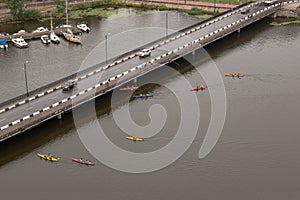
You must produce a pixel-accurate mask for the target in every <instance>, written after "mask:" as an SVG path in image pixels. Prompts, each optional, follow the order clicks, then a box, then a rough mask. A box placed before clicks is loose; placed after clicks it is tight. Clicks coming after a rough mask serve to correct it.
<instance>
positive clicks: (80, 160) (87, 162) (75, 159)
mask: <svg viewBox="0 0 300 200" xmlns="http://www.w3.org/2000/svg"><path fill="white" fill-rule="evenodd" d="M72 161H73V162H77V163H80V164H82V165H95V163H93V162H91V161H89V160H85V161H84V160H82V159H77V158H72Z"/></svg>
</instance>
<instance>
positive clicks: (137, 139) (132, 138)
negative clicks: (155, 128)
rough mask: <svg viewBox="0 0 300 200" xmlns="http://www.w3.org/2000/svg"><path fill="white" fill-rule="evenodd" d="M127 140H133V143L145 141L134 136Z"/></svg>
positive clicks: (128, 137)
mask: <svg viewBox="0 0 300 200" xmlns="http://www.w3.org/2000/svg"><path fill="white" fill-rule="evenodd" d="M126 139H127V140H132V141H144V139H143V138H138V137H133V136H127V137H126Z"/></svg>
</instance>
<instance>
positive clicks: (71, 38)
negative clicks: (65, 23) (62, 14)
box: [62, 29, 81, 44]
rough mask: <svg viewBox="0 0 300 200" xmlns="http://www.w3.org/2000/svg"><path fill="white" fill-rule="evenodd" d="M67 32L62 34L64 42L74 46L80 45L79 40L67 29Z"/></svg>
mask: <svg viewBox="0 0 300 200" xmlns="http://www.w3.org/2000/svg"><path fill="white" fill-rule="evenodd" d="M67 31H68V33H67V32H62V34H63V36H64V37H65V39H66V40H68V41H69V42H73V43H76V44H81V38H80V37H79V36H77V35H74V34H73V33H72V31H71V30H70V29H67Z"/></svg>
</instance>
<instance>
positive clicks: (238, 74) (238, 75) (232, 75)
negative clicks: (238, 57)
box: [225, 73, 245, 78]
mask: <svg viewBox="0 0 300 200" xmlns="http://www.w3.org/2000/svg"><path fill="white" fill-rule="evenodd" d="M225 76H226V77H232V78H235V77H238V78H240V77H244V76H245V74H240V73H231V74H225Z"/></svg>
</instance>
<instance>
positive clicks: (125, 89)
mask: <svg viewBox="0 0 300 200" xmlns="http://www.w3.org/2000/svg"><path fill="white" fill-rule="evenodd" d="M138 88H139V87H137V86H131V87H125V88H120V90H122V91H127V90H136V89H138Z"/></svg>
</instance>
